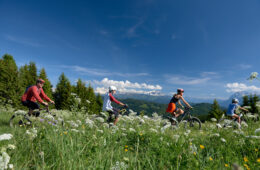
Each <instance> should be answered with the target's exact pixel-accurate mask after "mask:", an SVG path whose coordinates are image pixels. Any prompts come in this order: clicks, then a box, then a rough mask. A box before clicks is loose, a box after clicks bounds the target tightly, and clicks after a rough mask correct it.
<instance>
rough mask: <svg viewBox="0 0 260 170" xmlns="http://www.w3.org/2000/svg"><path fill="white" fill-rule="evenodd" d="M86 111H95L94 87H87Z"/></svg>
mask: <svg viewBox="0 0 260 170" xmlns="http://www.w3.org/2000/svg"><path fill="white" fill-rule="evenodd" d="M87 100H88V102H87V111H88V113H90V114H91V113H96V112H97V103H96V95H95V92H94V89H93V88H92V87H91V85H90V84H89V86H88V87H87Z"/></svg>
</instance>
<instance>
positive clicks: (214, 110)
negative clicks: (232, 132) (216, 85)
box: [209, 99, 224, 119]
mask: <svg viewBox="0 0 260 170" xmlns="http://www.w3.org/2000/svg"><path fill="white" fill-rule="evenodd" d="M223 114H224V112H223V111H222V110H221V108H220V106H219V104H218V102H217V100H216V99H215V100H214V102H213V105H212V106H211V110H210V112H209V118H216V119H220V118H221V116H222V115H223Z"/></svg>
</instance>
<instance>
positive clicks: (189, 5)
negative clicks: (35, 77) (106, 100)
mask: <svg viewBox="0 0 260 170" xmlns="http://www.w3.org/2000/svg"><path fill="white" fill-rule="evenodd" d="M0 24H1V26H0V55H1V56H2V55H3V54H5V53H9V54H12V55H13V56H14V58H15V60H16V62H17V65H18V66H22V65H24V64H26V63H29V62H30V61H34V62H36V64H37V66H38V68H42V67H44V68H45V69H46V71H47V74H48V77H49V78H50V80H51V82H52V84H53V85H54V86H55V85H56V83H57V81H58V77H59V76H60V74H61V73H62V72H64V73H65V75H66V76H67V77H68V78H69V79H70V81H71V82H72V83H75V81H76V80H77V78H81V79H82V80H84V81H87V82H90V83H91V84H92V85H93V86H94V87H95V89H96V90H97V91H99V92H103V91H104V90H105V89H106V88H107V86H109V85H112V84H113V85H117V86H118V87H119V89H120V90H121V91H122V92H135V93H147V92H149V91H158V92H160V93H164V94H172V93H173V92H175V90H176V88H178V87H182V88H184V89H185V95H186V96H192V97H197V98H227V97H229V96H230V95H231V94H232V92H236V91H239V89H243V90H255V91H260V88H259V87H260V82H257V81H253V82H248V81H247V80H246V78H247V77H249V75H250V73H251V72H253V71H257V72H259V63H260V1H258V0H252V1H244V0H230V1H224V0H223V1H222V0H218V1H206V0H196V1H194V0H189V1H188V0H184V1H180V0H178V1H174V0H169V1H167V0H165V1H159V0H142V1H140V0H139V1H138V0H132V1H127V0H110V1H106V0H103V1H100V0H96V1H90V0H89V1H79V0H78V1H68V0H66V1H61V0H60V1H47V0H45V1H40V0H38V1H35V0H26V1H12V0H0Z"/></svg>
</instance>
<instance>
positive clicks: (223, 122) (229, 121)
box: [217, 112, 246, 128]
mask: <svg viewBox="0 0 260 170" xmlns="http://www.w3.org/2000/svg"><path fill="white" fill-rule="evenodd" d="M238 116H239V117H240V121H241V122H240V124H239V123H238V121H237V120H238V118H232V117H231V116H227V115H225V114H223V115H222V117H221V118H220V119H219V120H218V122H217V123H218V124H219V125H220V126H221V127H224V128H225V127H233V126H234V125H236V126H238V128H241V124H243V123H245V122H246V119H245V116H244V113H243V112H241V113H239V114H238Z"/></svg>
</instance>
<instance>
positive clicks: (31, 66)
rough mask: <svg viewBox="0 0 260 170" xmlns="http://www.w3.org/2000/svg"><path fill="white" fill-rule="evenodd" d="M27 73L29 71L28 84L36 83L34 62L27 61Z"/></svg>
mask: <svg viewBox="0 0 260 170" xmlns="http://www.w3.org/2000/svg"><path fill="white" fill-rule="evenodd" d="M28 73H29V79H28V84H29V85H34V84H35V83H36V80H37V78H38V76H37V67H36V64H35V63H34V62H30V63H29V66H28ZM29 85H28V86H29Z"/></svg>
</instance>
